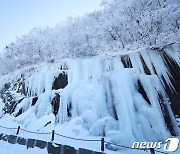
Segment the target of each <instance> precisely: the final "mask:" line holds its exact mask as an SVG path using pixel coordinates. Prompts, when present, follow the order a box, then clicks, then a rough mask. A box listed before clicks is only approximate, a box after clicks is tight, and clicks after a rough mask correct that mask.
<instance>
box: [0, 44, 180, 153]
mask: <svg viewBox="0 0 180 154" xmlns="http://www.w3.org/2000/svg"><path fill="white" fill-rule="evenodd" d="M171 49H173V51H172V52H173V53H174V54H172V55H171V57H172V58H173V59H174V60H177V57H176V56H177V55H178V56H179V51H178V50H177V48H173V47H172V48H171ZM169 50H170V48H168V49H167V53H169ZM121 56H122V55H116V56H107V55H99V56H95V57H91V58H86V59H65V60H63V61H61V62H58V63H55V64H50V63H47V64H43V65H39V66H38V67H34V68H31V69H25V70H22V71H21V72H15V73H12V74H8V75H5V76H2V77H0V90H3V88H4V85H5V84H7V83H11V84H10V87H9V88H8V90H9V91H10V92H11V95H13V97H15V100H20V99H21V98H24V99H23V100H22V101H21V102H20V103H19V104H17V106H16V107H15V111H14V112H13V114H12V115H8V114H6V115H4V114H2V113H1V114H0V115H1V118H0V125H3V126H6V127H10V128H11V127H12V128H17V126H18V125H20V126H21V128H23V129H26V130H30V131H35V132H49V133H50V132H51V131H52V130H55V132H56V133H59V134H62V135H65V136H69V137H74V138H82V139H96V140H99V139H100V137H101V136H105V140H106V141H111V142H113V143H116V144H120V145H124V146H131V145H132V143H133V142H135V141H139V142H141V141H156V142H157V141H165V140H166V139H167V138H168V137H171V134H170V132H169V130H168V129H167V126H166V123H165V121H164V117H163V113H162V112H163V111H162V109H161V107H160V104H159V103H160V102H159V99H158V97H159V96H158V93H160V94H162V97H163V99H164V101H165V102H166V104H167V106H169V105H168V104H169V101H168V98H167V97H166V95H165V89H164V84H163V83H164V81H163V80H162V76H163V77H164V79H165V81H166V82H167V83H168V85H169V86H171V88H173V87H172V84H171V81H170V78H169V76H170V73H169V71H168V69H167V67H166V64H165V63H164V61H163V60H162V56H161V53H160V52H158V51H153V50H151V51H149V49H146V50H145V49H142V50H141V51H138V52H136V53H130V54H128V56H129V58H130V60H131V63H132V66H133V67H132V68H125V67H124V65H123V62H122V61H121ZM141 57H142V58H143V60H144V62H145V64H146V65H147V67H148V68H149V70H150V73H151V74H150V75H147V74H146V73H145V70H144V66H143V63H142V61H141ZM65 66H66V68H65ZM60 68H62V69H60ZM154 68H155V70H156V72H155V70H154ZM63 71H65V73H66V74H67V76H68V85H67V86H66V87H65V88H63V89H58V90H52V85H53V82H54V80H55V78H56V77H58V75H59V74H60V73H62V72H63ZM156 73H157V74H156ZM17 81H19V82H17ZM21 81H22V82H24V84H25V90H26V92H27V95H24V94H23V93H20V92H18V87H19V86H18V85H20V82H21ZM138 81H140V82H141V84H142V87H143V88H144V91H145V92H146V94H147V97H148V99H149V100H150V102H151V105H150V104H148V103H147V101H146V100H145V99H144V98H143V96H142V94H141V93H140V92H139V91H138V88H137V87H138ZM15 85H16V86H15ZM56 93H58V94H59V95H60V104H59V110H58V114H57V115H56V116H55V115H54V114H53V106H52V103H51V101H52V99H53V98H54V96H55V94H56ZM36 96H37V97H38V100H37V102H36V104H35V105H33V106H32V105H31V103H32V99H33V98H34V97H36ZM70 105H71V109H69V110H70V112H71V117H70V116H68V114H67V112H68V107H69V106H70ZM3 107H4V105H3V103H2V100H1V99H0V110H2V108H3ZM21 108H22V111H23V113H22V114H21V115H19V116H17V117H14V116H13V115H16V114H17V113H18V112H19V110H20V109H21ZM169 112H170V113H169V114H170V115H171V117H172V118H171V119H172V121H173V120H174V121H175V119H174V118H173V115H172V111H171V109H170V107H169ZM49 122H51V123H49ZM47 123H49V124H48V125H47V126H46V124H47ZM174 127H175V128H174V129H175V130H176V132H177V133H179V130H178V128H177V125H176V124H175V125H174ZM0 132H2V133H6V134H7V133H8V134H12V135H13V134H15V133H16V130H13V131H10V130H4V129H3V128H0ZM19 136H22V137H26V138H37V139H42V140H46V141H50V140H51V135H50V134H49V135H46V134H45V135H35V134H29V133H27V132H24V131H22V130H21V131H20V134H19ZM54 142H57V143H62V144H67V145H71V146H73V147H75V148H77V149H78V148H79V147H81V148H87V149H92V150H95V151H100V143H97V142H92V143H91V146H89V142H82V141H71V140H69V139H65V138H62V137H58V136H55V141H54ZM106 150H107V149H106ZM107 152H110V151H107ZM111 152H112V151H111ZM120 152H122V151H121V150H120ZM123 152H124V151H123ZM112 153H113V152H112Z"/></svg>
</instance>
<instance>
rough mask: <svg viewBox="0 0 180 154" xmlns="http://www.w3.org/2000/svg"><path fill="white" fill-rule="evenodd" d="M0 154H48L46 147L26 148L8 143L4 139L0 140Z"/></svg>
mask: <svg viewBox="0 0 180 154" xmlns="http://www.w3.org/2000/svg"><path fill="white" fill-rule="evenodd" d="M0 149H1V154H12V153H16V154H32V153H33V154H48V152H47V150H46V149H39V148H37V147H35V148H28V149H27V147H26V146H23V145H19V144H18V145H17V144H9V143H6V142H4V141H0Z"/></svg>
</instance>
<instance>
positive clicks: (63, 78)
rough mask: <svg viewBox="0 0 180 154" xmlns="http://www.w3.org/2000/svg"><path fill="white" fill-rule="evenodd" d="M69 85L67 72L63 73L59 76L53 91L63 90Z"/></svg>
mask: <svg viewBox="0 0 180 154" xmlns="http://www.w3.org/2000/svg"><path fill="white" fill-rule="evenodd" d="M67 84H68V77H67V74H66V73H65V72H62V73H60V74H59V76H58V77H57V78H55V80H54V83H53V86H52V90H58V89H63V88H65V87H66V86H67Z"/></svg>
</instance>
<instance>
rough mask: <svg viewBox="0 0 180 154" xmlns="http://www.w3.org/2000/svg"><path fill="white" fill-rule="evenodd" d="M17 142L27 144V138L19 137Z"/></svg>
mask: <svg viewBox="0 0 180 154" xmlns="http://www.w3.org/2000/svg"><path fill="white" fill-rule="evenodd" d="M17 143H18V144H21V145H26V139H25V138H21V137H18V139H17Z"/></svg>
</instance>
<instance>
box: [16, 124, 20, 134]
mask: <svg viewBox="0 0 180 154" xmlns="http://www.w3.org/2000/svg"><path fill="white" fill-rule="evenodd" d="M19 131H20V126H18V129H17V132H16V135H18V134H19Z"/></svg>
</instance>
